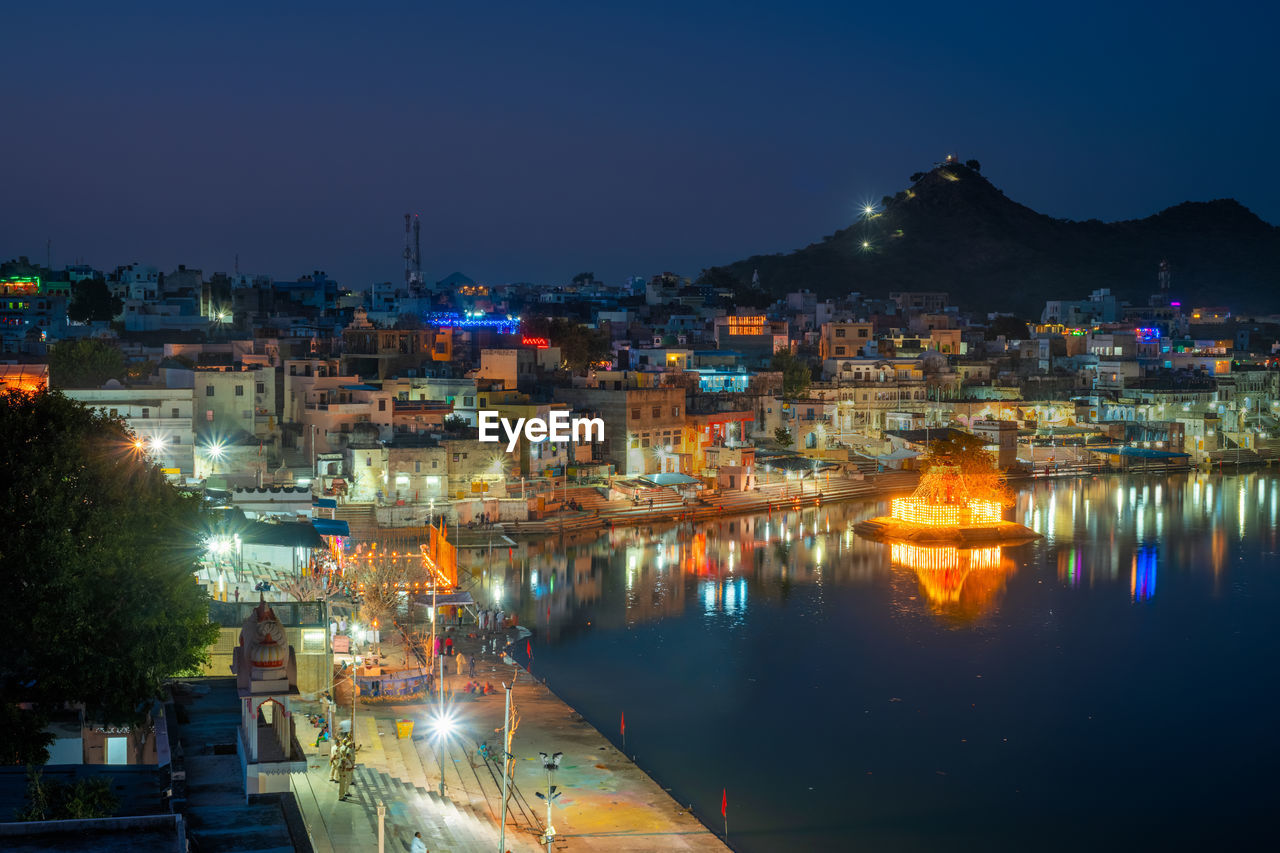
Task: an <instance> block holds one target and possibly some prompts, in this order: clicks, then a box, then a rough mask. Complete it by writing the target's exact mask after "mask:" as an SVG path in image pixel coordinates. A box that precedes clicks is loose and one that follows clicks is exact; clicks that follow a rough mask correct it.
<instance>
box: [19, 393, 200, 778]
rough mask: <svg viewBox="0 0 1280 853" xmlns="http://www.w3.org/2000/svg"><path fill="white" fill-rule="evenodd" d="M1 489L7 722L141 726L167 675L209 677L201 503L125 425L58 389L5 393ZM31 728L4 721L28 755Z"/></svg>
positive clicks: (20, 747) (20, 748) (20, 749)
mask: <svg viewBox="0 0 1280 853" xmlns="http://www.w3.org/2000/svg"><path fill="white" fill-rule="evenodd" d="M0 442H3V443H4V446H6V447H10V448H15V449H16V448H20V449H21V451H20V452H17V453H13V454H12V455H11V456H10V458H9V461H8V463H7V466H6V476H5V478H4V480H3V484H0V511H3V514H4V517H5V518H6V519H8V520H9V528H8V530H7V531H6V534H7V535H6V536H5V538H4V540H3V541H2V542H0V582H3V585H4V589H5V597H6V604H7V605H8V607H9V608H10V609H9V611H8V612H9V618H10V624H9V626H8V630H9V637H10V639H9V642H8V643H7V644H6V649H5V654H4V655H0V697H3V698H0V704H4V705H7V706H8V707H7V708H6V709H5V713H4V715H3V716H4V717H5V718H8V717H12V716H13V715H14V714H15V710H14V709H15V707H16V703H19V702H26V703H31V704H32V710H30V711H22V712H18V713H29V714H31V715H32V716H31V717H29V718H27V720H28V722H29V723H30V725H28V726H26V727H25V730H29V729H30V728H31V726H34V725H36V724H37V723H39V724H41V726H42V722H41V721H42V720H45V719H47V715H48V713H49V712H50V711H52V710H54V709H57V708H61V707H63V706H64V705H65V704H66V703H82V704H83V705H84V708H85V713H86V716H87V717H88V718H89V719H92V720H96V721H101V722H103V723H106V724H121V725H130V726H136V725H138V724H140V723H142V722H143V721H144V720H145V718H146V715H147V712H148V710H149V709H150V707H151V704H152V702H153V700H154V699H156V698H157V697H158V696H159V695H160V688H161V686H162V685H163V683H164V682H165V680H166V679H168V678H170V677H172V676H174V675H179V674H185V673H194V672H197V671H198V670H199V668H200V666H201V665H202V664H203V663H204V662H205V661H206V660H207V658H208V649H209V646H210V645H211V644H212V643H213V642H214V640H216V639H217V632H218V629H217V626H216V625H213V624H212V623H210V621H209V604H208V596H207V594H206V593H205V592H204V591H203V590H202V589H201V588H200V587H199V586H198V585H197V583H196V579H195V576H194V574H193V572H194V570H195V568H196V565H197V562H196V561H197V556H198V554H199V552H200V550H201V547H200V542H199V540H200V531H201V530H202V528H203V525H202V513H201V501H200V498H199V497H198V496H195V495H191V494H187V493H183V492H179V491H178V490H177V489H176V488H174V487H173V486H172V485H171V484H170V483H169V482H168V481H167V480H166V479H165V478H164V476H163V475H162V474H161V473H160V470H159V469H158V468H157V467H156V466H155V465H153V464H151V463H149V462H147V461H146V459H145V457H143V456H140V455H139V454H138V453H137V452H136V451H135V450H134V449H133V434H132V433H130V432H129V430H128V429H127V428H126V426H125V424H124V422H123V421H121V420H120V419H119V418H111V417H108V416H106V415H103V414H102V413H100V412H97V411H94V410H91V409H89V408H87V407H85V406H82V405H80V404H79V403H76V402H74V401H72V400H69V399H68V398H66V397H64V396H63V395H62V394H60V393H58V392H56V391H42V392H39V393H36V394H24V393H22V392H19V391H9V392H6V393H5V394H3V396H0ZM23 730H24V727H22V726H19V727H16V728H11V727H9V726H0V756H4V757H5V758H7V759H13V758H15V757H17V756H18V755H19V754H20V753H21V751H22V749H23V747H22V745H21V744H17V743H15V739H16V738H19V737H21V736H22V735H21V732H22V731H23Z"/></svg>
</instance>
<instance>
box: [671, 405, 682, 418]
mask: <svg viewBox="0 0 1280 853" xmlns="http://www.w3.org/2000/svg"><path fill="white" fill-rule="evenodd" d="M671 417H673V418H678V417H680V407H679V406H672V407H671Z"/></svg>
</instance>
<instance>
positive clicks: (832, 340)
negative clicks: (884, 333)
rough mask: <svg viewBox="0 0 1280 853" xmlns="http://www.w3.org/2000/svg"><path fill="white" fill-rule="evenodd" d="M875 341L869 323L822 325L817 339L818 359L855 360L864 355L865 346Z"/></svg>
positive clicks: (873, 328) (873, 330) (871, 326)
mask: <svg viewBox="0 0 1280 853" xmlns="http://www.w3.org/2000/svg"><path fill="white" fill-rule="evenodd" d="M874 339H875V327H874V326H873V325H872V324H871V323H850V322H844V323H823V324H822V332H821V336H820V337H819V338H818V358H820V359H822V360H824V361H825V360H826V359H829V358H857V357H859V356H863V355H866V352H865V351H864V350H865V348H866V346H867V344H868V343H870V342H871V341H872V340H874Z"/></svg>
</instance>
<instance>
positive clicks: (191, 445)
mask: <svg viewBox="0 0 1280 853" xmlns="http://www.w3.org/2000/svg"><path fill="white" fill-rule="evenodd" d="M63 393H65V394H66V395H67V396H68V397H70V398H71V399H73V400H78V401H79V402H81V403H84V404H85V405H87V406H90V407H92V408H95V409H101V410H102V411H104V412H106V413H107V414H108V415H111V416H112V417H121V418H124V420H125V423H126V424H127V425H128V426H129V428H130V429H131V430H133V432H134V434H135V435H136V436H137V437H138V442H139V443H138V445H137V447H136V448H135V449H136V450H137V451H138V452H141V453H145V454H147V456H149V457H150V458H151V459H153V460H154V461H155V462H156V464H157V465H159V466H160V468H161V469H163V470H164V471H165V472H166V473H169V474H170V475H172V476H175V477H181V478H186V477H192V476H194V475H195V432H194V430H193V425H192V408H193V395H192V390H191V389H190V388H164V387H160V386H153V385H137V386H124V385H121V384H120V383H118V382H116V381H115V380H112V381H111V382H109V383H107V387H103V388H72V389H67V390H66V391H64V392H63Z"/></svg>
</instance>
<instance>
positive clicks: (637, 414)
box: [631, 409, 640, 421]
mask: <svg viewBox="0 0 1280 853" xmlns="http://www.w3.org/2000/svg"><path fill="white" fill-rule="evenodd" d="M631 420H633V421H638V420H640V410H639V409H632V410H631Z"/></svg>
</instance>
